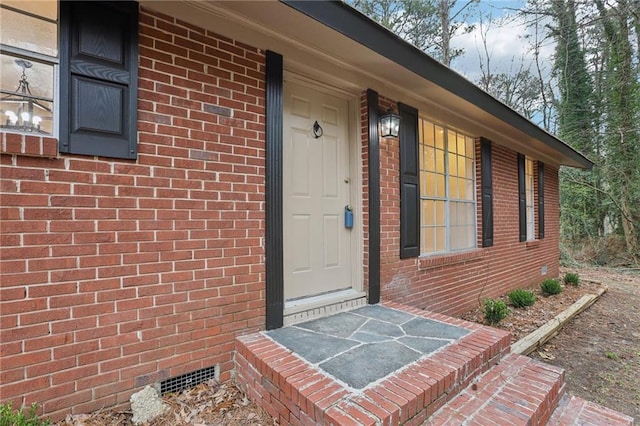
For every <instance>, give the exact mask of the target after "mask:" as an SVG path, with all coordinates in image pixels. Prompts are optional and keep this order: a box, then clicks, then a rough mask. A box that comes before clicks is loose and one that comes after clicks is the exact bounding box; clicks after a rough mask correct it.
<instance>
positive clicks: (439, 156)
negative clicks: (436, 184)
mask: <svg viewBox="0 0 640 426" xmlns="http://www.w3.org/2000/svg"><path fill="white" fill-rule="evenodd" d="M436 170H437V171H438V172H440V173H444V151H442V150H439V149H437V150H436Z"/></svg>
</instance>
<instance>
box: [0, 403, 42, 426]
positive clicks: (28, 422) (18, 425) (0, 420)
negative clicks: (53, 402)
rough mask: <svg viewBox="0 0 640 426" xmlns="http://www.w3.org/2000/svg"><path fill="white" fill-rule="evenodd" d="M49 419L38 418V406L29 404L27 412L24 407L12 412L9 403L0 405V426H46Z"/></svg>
mask: <svg viewBox="0 0 640 426" xmlns="http://www.w3.org/2000/svg"><path fill="white" fill-rule="evenodd" d="M49 424H51V422H50V420H49V419H41V418H40V417H38V404H36V403H35V402H34V403H33V404H31V408H29V411H25V407H21V408H20V409H19V410H16V411H14V410H13V408H12V407H11V403H8V404H2V405H0V426H47V425H49Z"/></svg>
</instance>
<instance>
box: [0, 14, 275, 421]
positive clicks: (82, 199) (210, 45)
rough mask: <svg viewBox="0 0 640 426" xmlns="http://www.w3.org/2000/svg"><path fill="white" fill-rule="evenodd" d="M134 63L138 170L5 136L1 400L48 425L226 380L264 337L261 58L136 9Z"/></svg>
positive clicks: (0, 212) (0, 214) (46, 141)
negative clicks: (180, 381)
mask: <svg viewBox="0 0 640 426" xmlns="http://www.w3.org/2000/svg"><path fill="white" fill-rule="evenodd" d="M139 64H140V68H139V102H138V131H139V132H138V136H139V143H138V149H139V156H138V160H137V161H120V160H114V159H109V158H94V157H87V156H73V155H64V156H57V155H56V154H57V148H56V147H55V143H56V141H55V139H53V138H33V137H30V136H27V137H26V138H25V137H22V136H16V135H12V134H7V133H3V134H2V135H1V136H2V154H3V155H2V157H1V167H2V169H1V188H0V190H1V194H2V199H1V207H0V219H1V221H2V225H1V226H2V227H1V233H0V234H1V242H2V251H1V252H0V258H1V259H2V261H1V263H0V267H1V269H2V271H1V273H2V279H1V281H2V284H1V290H2V295H1V296H0V311H1V312H2V317H1V319H2V321H1V326H2V332H1V335H0V340H1V341H2V347H1V350H0V352H1V353H0V355H1V356H2V365H1V372H0V383H1V385H0V394H1V398H2V401H9V400H12V401H14V402H15V405H22V404H30V403H31V402H43V403H44V411H45V412H46V413H47V414H49V415H53V416H54V417H56V416H58V417H60V416H62V415H63V414H64V413H65V412H69V411H73V412H75V413H80V412H87V411H91V410H94V409H98V408H100V407H103V406H111V405H116V404H120V403H124V402H126V401H128V398H129V396H130V394H131V393H132V392H134V391H137V390H139V389H140V388H141V387H142V386H144V385H146V384H149V383H153V382H155V381H158V380H162V379H165V378H168V377H173V376H176V375H179V374H183V373H186V372H190V371H193V370H196V369H199V368H203V367H207V366H212V365H214V364H220V365H221V370H222V379H223V380H224V379H227V378H229V377H230V371H231V369H232V368H233V361H232V356H233V349H234V338H235V337H236V336H237V335H238V334H244V333H247V332H250V331H255V330H258V329H260V328H262V327H263V324H264V309H265V307H264V291H265V286H264V251H263V247H262V239H263V237H264V175H265V169H264V148H265V143H264V139H265V135H264V122H265V120H264V55H263V53H262V52H260V51H258V50H257V49H255V48H251V47H249V46H245V45H242V44H240V43H237V42H234V41H232V40H229V39H226V38H224V37H220V36H218V35H216V34H213V33H211V32H209V31H205V30H202V29H199V28H197V27H193V26H191V25H189V24H186V23H184V22H180V21H176V20H175V19H173V18H171V17H168V16H162V15H158V14H155V13H152V12H150V11H147V10H144V9H143V10H142V11H141V15H140V57H139ZM52 144H53V145H54V148H53V150H52V149H51V145H52ZM49 157H53V158H49Z"/></svg>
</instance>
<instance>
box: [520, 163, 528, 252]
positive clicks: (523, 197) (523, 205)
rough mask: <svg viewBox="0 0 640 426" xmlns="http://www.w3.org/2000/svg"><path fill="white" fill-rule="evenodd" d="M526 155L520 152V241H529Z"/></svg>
mask: <svg viewBox="0 0 640 426" xmlns="http://www.w3.org/2000/svg"><path fill="white" fill-rule="evenodd" d="M525 180H526V176H525V161H524V155H522V154H518V214H519V229H520V242H522V241H527V194H526V186H525V185H526V183H525Z"/></svg>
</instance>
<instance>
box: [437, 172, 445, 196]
mask: <svg viewBox="0 0 640 426" xmlns="http://www.w3.org/2000/svg"><path fill="white" fill-rule="evenodd" d="M436 196H437V197H445V196H446V193H445V192H444V175H437V176H436Z"/></svg>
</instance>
